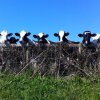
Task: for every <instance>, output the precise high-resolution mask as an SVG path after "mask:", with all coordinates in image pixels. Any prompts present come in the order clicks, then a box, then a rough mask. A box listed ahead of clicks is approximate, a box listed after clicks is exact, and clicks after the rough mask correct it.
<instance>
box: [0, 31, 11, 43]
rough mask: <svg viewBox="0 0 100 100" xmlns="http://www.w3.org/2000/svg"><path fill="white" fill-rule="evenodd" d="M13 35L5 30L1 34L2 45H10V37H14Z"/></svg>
mask: <svg viewBox="0 0 100 100" xmlns="http://www.w3.org/2000/svg"><path fill="white" fill-rule="evenodd" d="M12 35H13V34H12V33H8V32H7V31H5V30H3V31H2V32H1V33H0V36H1V39H0V43H8V37H10V36H12Z"/></svg>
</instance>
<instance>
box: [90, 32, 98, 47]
mask: <svg viewBox="0 0 100 100" xmlns="http://www.w3.org/2000/svg"><path fill="white" fill-rule="evenodd" d="M96 34H97V35H96V36H95V37H92V40H93V41H92V42H93V43H94V45H95V46H96V48H97V49H98V48H100V34H98V33H96Z"/></svg>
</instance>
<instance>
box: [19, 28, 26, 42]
mask: <svg viewBox="0 0 100 100" xmlns="http://www.w3.org/2000/svg"><path fill="white" fill-rule="evenodd" d="M25 34H26V31H24V30H22V31H21V32H20V40H19V41H22V40H23V37H24V36H25Z"/></svg>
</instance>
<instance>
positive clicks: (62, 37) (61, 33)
mask: <svg viewBox="0 0 100 100" xmlns="http://www.w3.org/2000/svg"><path fill="white" fill-rule="evenodd" d="M68 35H69V33H68V32H67V33H66V32H64V31H62V30H61V31H59V32H58V33H54V36H56V37H58V38H59V41H60V42H68V39H67V38H66V36H68Z"/></svg>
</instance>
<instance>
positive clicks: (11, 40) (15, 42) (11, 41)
mask: <svg viewBox="0 0 100 100" xmlns="http://www.w3.org/2000/svg"><path fill="white" fill-rule="evenodd" d="M8 41H9V43H10V44H17V42H18V41H19V39H16V38H15V37H11V38H10V39H8Z"/></svg>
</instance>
